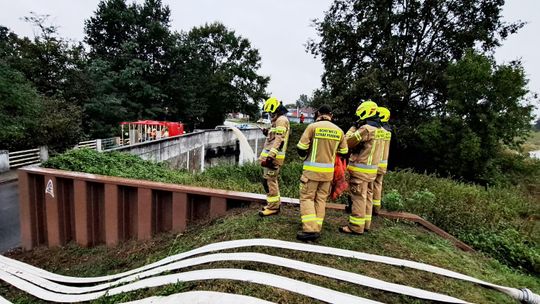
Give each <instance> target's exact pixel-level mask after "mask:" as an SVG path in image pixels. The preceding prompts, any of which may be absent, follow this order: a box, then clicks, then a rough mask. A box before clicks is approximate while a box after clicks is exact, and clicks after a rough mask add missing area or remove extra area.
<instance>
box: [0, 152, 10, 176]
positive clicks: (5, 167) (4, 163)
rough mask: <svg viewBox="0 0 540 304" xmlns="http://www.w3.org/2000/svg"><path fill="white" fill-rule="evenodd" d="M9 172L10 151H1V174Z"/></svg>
mask: <svg viewBox="0 0 540 304" xmlns="http://www.w3.org/2000/svg"><path fill="white" fill-rule="evenodd" d="M7 171H9V151H8V150H0V173H2V172H7Z"/></svg>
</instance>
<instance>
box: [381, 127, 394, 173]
mask: <svg viewBox="0 0 540 304" xmlns="http://www.w3.org/2000/svg"><path fill="white" fill-rule="evenodd" d="M383 130H384V132H385V133H384V139H383V140H382V141H383V150H382V156H381V161H380V162H379V171H378V174H386V170H387V168H388V155H389V154H390V139H391V138H392V132H390V130H391V129H390V126H389V125H388V124H386V123H385V124H383Z"/></svg>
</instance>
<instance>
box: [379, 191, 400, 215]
mask: <svg viewBox="0 0 540 304" xmlns="http://www.w3.org/2000/svg"><path fill="white" fill-rule="evenodd" d="M383 201H384V207H385V208H386V209H388V210H390V211H404V210H405V205H404V204H403V198H402V197H401V194H399V192H398V191H397V190H396V189H392V190H390V192H388V193H386V194H385V195H384V197H383Z"/></svg>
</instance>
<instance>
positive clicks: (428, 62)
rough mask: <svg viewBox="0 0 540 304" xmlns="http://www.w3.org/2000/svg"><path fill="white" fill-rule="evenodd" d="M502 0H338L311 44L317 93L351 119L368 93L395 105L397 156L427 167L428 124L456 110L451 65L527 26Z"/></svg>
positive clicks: (320, 22) (395, 160) (345, 120)
mask: <svg viewBox="0 0 540 304" xmlns="http://www.w3.org/2000/svg"><path fill="white" fill-rule="evenodd" d="M503 5H504V0H480V1H477V0H430V1H421V0H383V1H378V0H335V1H334V3H333V4H332V6H331V7H330V9H329V10H328V11H327V13H326V15H325V17H324V19H322V20H316V21H315V26H316V29H317V31H318V33H319V35H320V36H321V39H320V41H314V40H311V41H309V42H308V51H310V52H311V53H312V54H315V55H318V56H320V57H321V58H322V61H323V63H324V66H325V72H324V74H323V77H322V81H323V88H322V90H320V91H319V94H318V97H317V98H315V100H316V101H317V102H318V101H319V100H321V98H323V99H325V100H330V101H332V103H333V104H334V108H335V109H334V111H335V114H336V118H337V119H338V120H340V121H341V123H342V124H344V125H345V124H348V123H350V121H351V120H352V119H353V113H354V110H355V108H356V107H357V106H358V104H359V103H360V101H361V100H362V99H368V98H371V99H373V100H375V101H376V102H377V103H379V104H382V105H385V106H387V107H389V108H390V110H391V111H392V120H393V123H394V124H395V125H396V127H397V131H396V132H397V136H396V137H394V138H396V139H397V140H398V141H397V143H399V145H395V144H394V147H395V148H393V149H394V153H393V155H394V157H393V163H394V164H397V165H399V166H415V167H420V168H421V167H422V164H421V163H418V162H413V161H412V160H413V159H415V156H416V155H417V154H418V153H420V151H421V148H422V147H421V146H420V145H421V144H420V143H421V142H422V141H421V140H420V138H419V136H420V133H421V132H422V128H423V126H425V125H426V123H430V122H432V121H434V120H440V119H444V118H445V117H447V116H448V115H452V114H451V111H452V109H451V107H449V100H450V96H449V79H448V77H447V69H448V67H449V65H451V64H453V63H455V62H456V61H458V60H460V59H462V58H463V56H464V55H465V53H466V52H467V50H469V49H475V50H476V51H478V52H480V53H483V54H488V55H489V54H491V53H492V52H493V50H494V49H495V48H496V47H497V46H499V45H500V43H501V41H502V40H504V39H505V38H506V37H507V36H508V35H510V34H512V33H515V32H516V31H517V30H519V28H521V27H522V26H523V23H521V22H516V23H505V22H503V21H502V20H501V11H502V6H503ZM521 88H522V87H520V89H521ZM520 97H522V96H520ZM521 101H522V99H521V100H513V102H514V103H515V104H516V105H519V102H521ZM493 111H497V109H495V108H494V109H493ZM527 116H528V115H524V116H522V117H514V119H520V120H521V119H525V117H527ZM520 125H521V123H520ZM505 126H506V125H505ZM510 131H511V130H510ZM454 132H459V130H454ZM434 136H437V134H434ZM451 173H454V172H451Z"/></svg>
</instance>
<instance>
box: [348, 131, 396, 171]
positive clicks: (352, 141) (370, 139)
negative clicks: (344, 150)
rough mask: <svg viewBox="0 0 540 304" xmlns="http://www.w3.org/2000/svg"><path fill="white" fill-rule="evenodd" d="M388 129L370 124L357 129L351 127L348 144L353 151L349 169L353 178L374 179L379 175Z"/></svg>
mask: <svg viewBox="0 0 540 304" xmlns="http://www.w3.org/2000/svg"><path fill="white" fill-rule="evenodd" d="M385 134H386V131H384V130H383V129H382V128H377V127H375V126H373V125H370V124H365V125H363V126H361V127H360V128H358V129H356V128H355V127H351V128H350V129H349V131H347V134H346V135H345V136H346V138H347V144H348V145H349V149H350V151H351V155H350V157H349V165H348V166H347V169H348V170H349V173H350V176H351V180H354V179H360V180H363V181H372V180H374V179H375V177H377V171H378V168H379V162H380V160H381V157H382V152H383V151H384V138H385Z"/></svg>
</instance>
